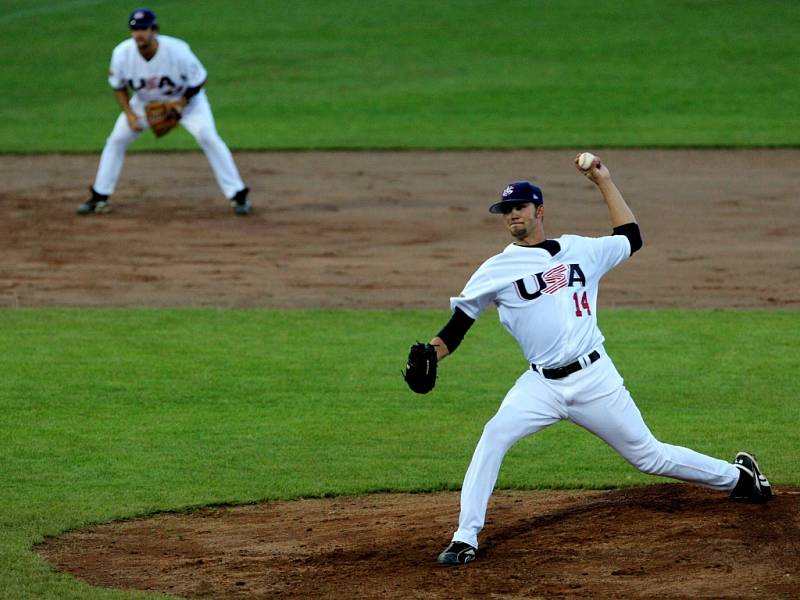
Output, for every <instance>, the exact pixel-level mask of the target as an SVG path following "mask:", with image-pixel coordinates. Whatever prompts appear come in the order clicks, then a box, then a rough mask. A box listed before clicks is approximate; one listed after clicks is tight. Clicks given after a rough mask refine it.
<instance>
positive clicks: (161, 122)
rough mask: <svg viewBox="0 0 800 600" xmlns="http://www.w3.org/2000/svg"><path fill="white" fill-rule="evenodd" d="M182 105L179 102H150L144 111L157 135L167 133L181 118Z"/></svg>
mask: <svg viewBox="0 0 800 600" xmlns="http://www.w3.org/2000/svg"><path fill="white" fill-rule="evenodd" d="M181 108H182V107H181V105H180V104H178V103H177V102H150V103H149V104H147V105H145V107H144V113H145V116H146V117H147V123H148V124H149V125H150V129H152V130H153V133H155V134H156V137H161V136H163V135H167V134H168V133H169V132H170V131H172V129H174V128H175V127H176V126H177V125H178V121H180V120H181Z"/></svg>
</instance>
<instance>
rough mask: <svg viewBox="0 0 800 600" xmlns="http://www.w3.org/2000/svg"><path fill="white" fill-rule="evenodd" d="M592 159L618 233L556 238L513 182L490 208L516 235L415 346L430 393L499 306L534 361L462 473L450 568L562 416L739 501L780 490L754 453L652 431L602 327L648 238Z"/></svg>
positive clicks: (467, 556) (530, 195)
mask: <svg viewBox="0 0 800 600" xmlns="http://www.w3.org/2000/svg"><path fill="white" fill-rule="evenodd" d="M589 158H590V159H591V162H589V163H588V165H586V164H585V165H584V166H585V167H586V168H584V169H581V167H580V166H578V169H579V171H582V172H583V174H584V175H585V176H586V177H588V178H589V179H590V180H591V181H592V182H594V184H595V185H596V186H597V188H598V189H599V190H600V193H601V194H602V196H603V200H604V201H605V203H606V205H607V207H608V212H609V215H610V218H611V226H612V228H613V233H612V235H609V236H605V237H597V238H589V237H582V236H576V235H563V236H561V237H559V238H556V239H547V238H546V237H545V233H544V198H543V196H542V191H541V189H539V188H538V187H537V186H535V185H533V184H530V183H528V182H526V181H522V182H516V183H512V184H510V185H509V186H507V187H506V188H505V190H503V193H502V196H501V199H500V201H499V202H497V203H495V204H493V205H492V206H491V207H490V209H489V212H491V213H501V214H502V215H503V221H504V223H505V225H506V227H507V228H508V231H509V232H510V233H511V235H512V237H513V238H514V239H515V242H514V243H512V244H509V245H508V246H507V247H506V248H505V250H503V251H502V252H501V253H500V254H498V255H496V256H493V257H492V258H490V259H489V260H487V261H486V262H484V263H483V264H482V265H481V266H480V267H479V268H478V270H477V271H475V273H474V274H473V275H472V277H471V278H470V280H469V281H468V282H467V285H466V287H465V288H464V291H463V292H462V293H461V295H459V296H458V297H456V298H451V299H450V306H451V309H452V310H453V316H452V318H451V319H450V321H449V322H448V323H447V324H446V325H445V326H444V328H443V329H442V330H441V331H440V332H439V333H438V334H437V335H436V336H435V337H434V338H433V339H432V340H431V341H430V343H429V344H421V343H418V344H415V345H414V346H412V348H411V351H410V353H409V360H408V365H407V367H406V372H405V379H406V381H407V383H408V384H409V387H411V389H412V390H414V391H416V392H418V393H426V392H427V391H429V390H430V389H432V388H433V386H434V384H435V380H436V366H437V363H438V361H440V360H442V359H444V358H445V357H446V356H448V355H449V354H452V353H453V352H454V351H455V350H456V348H458V345H459V344H460V343H461V341H462V339H463V338H464V335H465V334H466V332H467V330H468V329H469V328H470V327H471V326H472V324H473V323H474V322H475V320H476V319H477V318H478V317H479V316H480V315H481V313H482V312H483V311H484V309H486V307H487V306H488V305H489V304H491V303H494V304H496V305H497V309H498V315H499V317H500V322H501V323H502V324H503V326H505V328H506V329H507V330H508V331H509V333H511V335H512V336H514V338H515V339H516V340H517V342H518V343H519V345H520V347H521V348H522V351H523V353H524V354H525V359H526V361H527V362H528V363H530V368H529V369H527V370H526V371H525V372H524V373H523V374H522V375H521V376H520V377H519V379H517V381H516V383H515V384H514V386H513V387H512V388H511V390H510V391H509V392H508V393H507V394H506V397H505V399H504V400H503V402H502V404H501V405H500V408H499V410H498V411H497V413H496V414H495V416H494V417H493V418H492V419H491V420H490V421H489V422H488V423H487V424H486V426H485V427H484V430H483V434H482V435H481V438H480V441H479V442H478V446H477V447H476V448H475V453H474V455H473V457H472V462H471V463H470V465H469V468H468V470H467V474H466V476H465V478H464V485H463V488H462V491H461V514H460V517H459V522H458V529H457V530H456V532H455V534H454V535H453V538H452V542H451V543H450V545H448V546H447V548H445V550H444V551H443V552H442V553H441V554H440V555H439V558H438V561H439V563H441V564H443V565H459V564H464V563H467V562H470V561H472V560H474V559H475V557H476V554H477V551H478V534H479V533H480V531H481V529H482V528H483V525H484V519H485V515H486V507H487V504H488V502H489V497H490V496H491V494H492V490H493V489H494V485H495V482H496V480H497V475H498V473H499V471H500V464H501V462H502V460H503V457H504V456H505V454H506V452H507V451H508V449H509V448H510V447H511V446H512V445H513V444H514V443H515V442H517V441H518V440H520V439H522V438H524V437H526V436H529V435H531V434H534V433H536V432H537V431H539V430H541V429H543V428H545V427H547V426H548V425H552V424H553V423H556V422H557V421H559V420H561V419H568V420H570V421H572V422H573V423H576V424H577V425H580V426H581V427H583V428H585V429H587V430H588V431H590V432H592V433H594V434H595V435H597V436H598V437H600V438H601V439H603V440H604V441H605V442H606V443H607V444H609V445H610V446H611V447H612V448H614V449H615V450H616V451H617V452H619V453H620V454H621V455H622V456H623V458H625V460H627V461H628V462H629V463H631V464H632V465H633V466H634V467H636V468H637V469H639V470H640V471H643V472H645V473H652V474H654V475H662V476H665V477H673V478H675V479H680V480H682V481H688V482H692V483H696V484H700V485H703V486H706V487H708V488H711V489H714V490H719V491H726V492H730V493H731V497H732V498H733V499H737V500H747V501H754V502H763V501H766V500H768V499H769V498H770V497H771V496H772V488H771V486H770V484H769V481H767V479H766V477H764V476H763V475H762V474H761V471H760V470H759V466H758V464H757V463H756V460H755V458H754V457H753V456H752V455H751V454H748V453H746V452H739V453H738V454H737V455H736V458H735V461H734V463H733V464H731V463H728V462H725V461H722V460H719V459H716V458H712V457H710V456H705V455H703V454H700V453H698V452H695V451H693V450H689V449H687V448H681V447H679V446H672V445H670V444H665V443H662V442H660V441H658V440H657V439H656V438H655V437H653V434H652V433H651V432H650V430H649V429H648V427H647V425H646V424H645V422H644V421H643V420H642V415H641V414H640V413H639V409H638V408H637V407H636V404H634V401H633V399H632V398H631V396H630V394H629V393H628V390H627V389H626V388H625V386H624V384H623V380H622V377H621V376H620V374H619V373H618V372H617V370H616V368H615V367H614V363H613V362H612V361H611V358H610V357H609V356H608V355H607V354H606V352H605V350H604V349H603V340H604V338H603V335H602V333H600V330H599V329H598V327H597V310H598V306H597V289H598V283H599V281H600V278H601V277H602V276H603V275H604V274H605V273H606V272H608V271H609V270H611V269H613V268H614V267H615V266H617V265H618V264H620V263H622V262H623V261H625V260H626V259H627V258H628V257H629V256H630V255H631V254H633V253H634V252H636V251H637V250H638V249H639V248H641V246H642V238H641V235H640V232H639V226H638V224H637V223H636V219H635V218H634V215H633V212H632V211H631V209H630V208H629V207H628V205H627V204H626V202H625V200H624V199H623V197H622V194H621V193H620V192H619V190H618V189H617V187H616V186H615V185H614V182H613V181H612V179H611V174H610V173H609V170H608V168H607V167H606V166H605V164H603V163H602V162H601V161H600V160H599V159H598V158H597V157H591V156H590V157H589ZM578 161H579V159H578V158H576V163H578ZM578 164H579V163H578Z"/></svg>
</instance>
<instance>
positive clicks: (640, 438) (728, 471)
mask: <svg viewBox="0 0 800 600" xmlns="http://www.w3.org/2000/svg"><path fill="white" fill-rule="evenodd" d="M601 355H602V356H601V358H600V359H599V360H598V361H597V362H595V363H594V364H592V365H590V366H588V367H587V368H585V369H583V370H581V371H578V372H576V373H573V374H572V375H569V376H567V377H565V378H563V379H545V378H544V377H543V376H542V375H541V374H540V373H538V372H536V371H533V370H528V371H526V372H525V373H524V374H523V375H522V376H521V377H520V378H519V379H517V382H516V383H515V384H514V387H512V388H511V390H510V391H509V392H508V394H506V397H505V399H504V400H503V403H502V404H501V405H500V408H499V409H498V411H497V414H495V416H494V417H492V419H490V420H489V422H488V423H486V426H485V427H484V430H483V435H482V436H481V439H480V441H479V442H478V446H477V448H475V453H474V455H473V456H472V462H471V463H470V465H469V469H467V474H466V476H465V478H464V486H463V488H462V490H461V515H460V517H459V522H458V530H457V531H456V532H455V534H454V535H453V540H454V541H459V542H466V543H467V544H471V545H472V546H475V547H476V548H477V547H478V533H479V532H480V531H481V529H483V524H484V519H485V517H486V507H487V505H488V503H489V496H491V494H492V490H493V489H494V484H495V482H496V481H497V475H498V473H499V472H500V463H501V462H502V461H503V457H504V456H505V454H506V452H508V449H509V448H511V446H512V445H513V444H514V443H515V442H517V441H519V440H520V439H522V438H524V437H526V436H529V435H531V434H533V433H536V432H537V431H539V430H541V429H543V428H545V427H547V426H548V425H552V424H553V423H555V422H557V421H559V420H561V419H568V420H570V421H572V422H573V423H575V424H577V425H580V426H581V427H583V428H585V429H587V430H589V431H590V432H592V433H593V434H595V435H596V436H598V437H599V438H601V439H602V440H603V441H605V442H606V443H607V444H608V445H610V446H611V447H612V448H614V450H616V451H617V452H619V453H620V454H621V455H622V457H623V458H625V460H627V461H628V462H629V463H631V464H632V465H633V466H634V467H636V468H637V469H639V470H640V471H643V472H644V473H651V474H653V475H662V476H665V477H673V478H675V479H680V480H682V481H689V482H692V483H697V484H700V485H703V486H706V487H709V488H712V489H714V490H720V491H729V490H732V489H733V488H734V487H735V486H736V482H737V481H738V479H739V470H738V469H737V468H736V467H735V466H733V464H731V463H727V462H725V461H723V460H719V459H717V458H711V457H710V456H706V455H704V454H700V453H699V452H695V451H694V450H689V449H687V448H681V447H680V446H671V445H669V444H664V443H662V442H659V441H658V440H657V439H656V438H655V437H653V434H652V433H650V429H648V427H647V425H646V424H645V422H644V420H642V415H641V413H640V412H639V409H638V408H637V407H636V404H634V402H633V399H632V398H631V395H630V394H629V393H628V390H627V389H625V386H624V384H623V381H622V377H621V376H620V375H619V373H618V372H617V369H616V368H615V367H614V364H613V363H612V362H611V359H610V358H609V357H608V356H607V355H605V353H604V352H601Z"/></svg>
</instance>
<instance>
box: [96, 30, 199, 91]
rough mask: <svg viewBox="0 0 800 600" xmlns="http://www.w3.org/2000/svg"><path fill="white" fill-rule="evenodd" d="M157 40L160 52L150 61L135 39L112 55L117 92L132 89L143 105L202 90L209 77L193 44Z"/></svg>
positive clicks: (164, 38) (110, 75)
mask: <svg viewBox="0 0 800 600" xmlns="http://www.w3.org/2000/svg"><path fill="white" fill-rule="evenodd" d="M157 39H158V50H157V51H156V54H155V56H153V57H152V58H151V59H150V60H145V58H144V57H143V56H142V55H141V53H140V52H139V48H138V47H137V46H136V42H135V41H134V40H133V38H130V39H127V40H125V41H124V42H122V43H120V44H119V45H117V47H116V48H114V51H113V52H112V53H111V67H110V69H109V73H108V83H109V85H111V87H112V88H114V89H115V90H118V89H121V88H124V87H126V86H127V87H130V88H131V89H132V90H133V92H134V98H135V100H136V101H138V103H140V104H142V105H144V104H147V103H148V102H159V101H164V100H177V99H178V98H180V97H181V96H182V95H183V93H184V92H185V91H186V88H190V87H196V86H199V85H200V84H201V83H203V82H204V81H205V80H206V76H207V73H206V70H205V68H204V67H203V65H202V64H201V63H200V61H199V60H198V58H197V57H196V56H195V55H194V53H193V52H192V50H191V48H190V47H189V44H187V43H186V42H184V41H183V40H179V39H177V38H174V37H170V36H167V35H160V34H159V35H158V37H157Z"/></svg>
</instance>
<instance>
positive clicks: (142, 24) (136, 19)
mask: <svg viewBox="0 0 800 600" xmlns="http://www.w3.org/2000/svg"><path fill="white" fill-rule="evenodd" d="M128 27H129V28H130V29H150V28H153V29H158V19H156V13H154V12H153V11H152V10H150V9H149V8H137V9H136V10H135V11H133V12H132V13H131V16H130V17H128Z"/></svg>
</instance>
